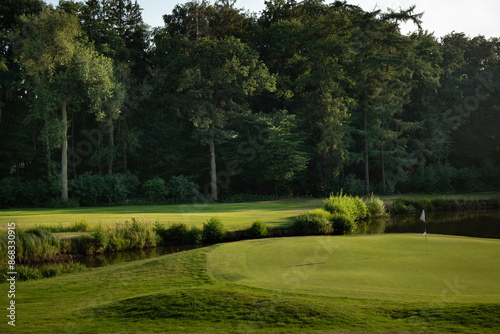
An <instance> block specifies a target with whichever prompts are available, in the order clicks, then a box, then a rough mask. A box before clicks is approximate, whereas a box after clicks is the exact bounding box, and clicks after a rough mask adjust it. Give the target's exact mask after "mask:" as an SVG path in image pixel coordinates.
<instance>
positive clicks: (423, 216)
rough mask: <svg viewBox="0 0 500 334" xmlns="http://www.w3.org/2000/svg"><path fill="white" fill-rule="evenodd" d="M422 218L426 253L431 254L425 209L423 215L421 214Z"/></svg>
mask: <svg viewBox="0 0 500 334" xmlns="http://www.w3.org/2000/svg"><path fill="white" fill-rule="evenodd" d="M420 220H421V221H423V222H424V235H425V254H426V255H429V251H428V250H427V222H426V221H425V210H422V215H421V216H420Z"/></svg>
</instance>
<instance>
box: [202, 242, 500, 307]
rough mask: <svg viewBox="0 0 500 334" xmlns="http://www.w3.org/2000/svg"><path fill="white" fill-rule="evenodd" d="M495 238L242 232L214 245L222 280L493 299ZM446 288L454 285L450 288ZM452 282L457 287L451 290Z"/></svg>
mask: <svg viewBox="0 0 500 334" xmlns="http://www.w3.org/2000/svg"><path fill="white" fill-rule="evenodd" d="M498 258H500V240H497V239H475V238H462V237H454V236H444V235H428V254H426V247H425V238H424V236H422V235H415V234H386V235H378V236H352V237H343V238H339V237H328V236H324V237H298V238H286V239H265V240H248V241H245V242H240V243H227V244H223V245H219V246H218V247H217V248H216V249H215V250H214V251H213V252H211V253H210V255H209V268H210V271H211V272H212V274H213V276H214V277H215V278H216V279H218V280H221V281H227V282H236V283H238V284H244V285H248V286H252V287H256V288H267V289H272V290H277V291H283V292H295V293H308V294H314V295H324V296H331V297H357V298H370V299H384V300H393V301H397V300H399V301H410V302H413V301H427V302H429V301H433V300H438V299H440V298H441V295H442V293H443V290H446V291H447V296H446V297H447V298H448V297H451V295H452V296H453V299H454V301H456V302H500V285H499V284H498V282H500V270H499V267H498ZM452 290H453V291H452ZM455 290H456V291H455Z"/></svg>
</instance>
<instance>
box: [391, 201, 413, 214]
mask: <svg viewBox="0 0 500 334" xmlns="http://www.w3.org/2000/svg"><path fill="white" fill-rule="evenodd" d="M393 210H394V212H396V213H414V212H416V211H417V210H416V209H415V207H414V206H413V205H411V204H408V205H407V204H406V203H405V201H404V200H402V199H397V200H396V201H395V202H394V207H393Z"/></svg>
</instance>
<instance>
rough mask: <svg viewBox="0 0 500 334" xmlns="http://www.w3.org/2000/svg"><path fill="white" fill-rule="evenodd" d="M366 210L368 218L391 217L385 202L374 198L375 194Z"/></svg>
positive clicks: (368, 202)
mask: <svg viewBox="0 0 500 334" xmlns="http://www.w3.org/2000/svg"><path fill="white" fill-rule="evenodd" d="M366 209H367V213H368V217H386V216H388V215H389V214H388V213H387V209H386V207H385V204H384V202H383V201H382V200H381V199H380V198H378V197H376V196H373V194H372V195H371V197H370V198H369V199H368V200H367V201H366Z"/></svg>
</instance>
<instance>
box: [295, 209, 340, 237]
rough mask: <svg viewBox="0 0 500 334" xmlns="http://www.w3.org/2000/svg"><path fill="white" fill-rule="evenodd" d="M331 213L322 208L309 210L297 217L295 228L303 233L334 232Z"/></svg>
mask: <svg viewBox="0 0 500 334" xmlns="http://www.w3.org/2000/svg"><path fill="white" fill-rule="evenodd" d="M330 219H331V214H330V213H329V212H327V211H325V210H322V209H316V210H312V211H309V212H308V213H307V214H303V215H300V216H298V217H297V218H296V220H295V223H294V228H295V229H297V231H298V232H299V233H301V234H303V235H323V234H330V233H331V232H332V224H331V221H330Z"/></svg>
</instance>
